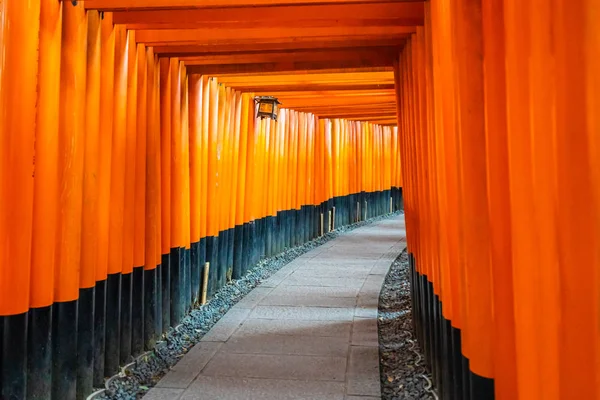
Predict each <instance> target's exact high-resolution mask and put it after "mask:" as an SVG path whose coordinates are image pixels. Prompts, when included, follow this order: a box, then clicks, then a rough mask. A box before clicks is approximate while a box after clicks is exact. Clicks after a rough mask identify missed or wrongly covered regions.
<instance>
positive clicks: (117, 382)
mask: <svg viewBox="0 0 600 400" xmlns="http://www.w3.org/2000/svg"><path fill="white" fill-rule="evenodd" d="M399 213H400V212H396V213H392V214H387V215H382V216H379V217H375V218H371V219H369V220H367V221H362V222H358V223H356V224H353V225H350V226H345V227H340V228H338V229H336V230H335V231H333V232H330V233H327V234H325V235H324V236H321V237H319V238H317V239H314V240H312V241H310V242H308V243H305V244H303V245H301V246H297V247H294V248H291V249H288V250H286V251H284V252H283V253H281V254H278V255H276V256H274V257H271V258H267V259H264V260H262V261H261V262H259V263H258V264H257V265H256V266H255V267H254V268H253V269H252V270H250V271H249V272H248V273H247V274H246V275H245V276H244V277H243V278H242V279H240V280H237V281H236V280H234V281H231V282H230V283H228V284H227V285H226V286H224V287H223V288H221V289H220V290H219V291H218V292H217V293H216V294H215V296H214V297H213V298H212V299H211V300H210V301H208V302H207V303H206V304H205V305H203V306H200V307H199V308H197V309H194V310H192V311H191V312H190V313H189V314H188V315H187V316H186V317H185V318H183V320H182V322H181V324H180V325H178V326H177V327H175V328H170V329H169V331H168V332H167V333H166V334H164V335H163V338H162V341H160V342H158V343H157V345H156V348H155V349H154V350H152V351H149V352H147V353H145V354H143V355H142V356H140V357H138V359H137V360H135V362H134V363H132V364H130V365H128V366H126V367H124V368H123V369H122V370H121V372H120V373H119V374H118V375H115V376H113V377H111V378H110V379H109V380H108V381H107V382H106V390H105V391H104V392H103V393H97V394H96V395H95V396H93V398H94V400H133V399H140V398H142V396H143V395H144V394H145V393H146V392H147V391H148V390H149V389H150V388H151V387H152V386H154V385H155V384H156V383H157V382H158V381H159V380H160V378H162V377H163V376H164V375H165V374H166V373H167V372H168V371H169V369H170V368H171V367H173V366H174V365H175V364H176V363H177V362H178V361H179V360H180V359H181V358H182V357H183V356H184V355H185V353H187V352H188V351H189V350H190V349H191V348H192V347H194V345H195V344H196V343H198V342H199V341H200V339H201V338H202V337H203V336H204V335H205V334H206V333H207V332H208V331H209V330H210V329H211V328H212V327H213V325H214V324H215V323H216V322H217V321H218V320H219V319H220V318H221V317H222V316H223V315H225V313H226V312H227V311H228V310H229V309H230V308H231V307H232V306H233V305H235V304H236V303H237V302H238V301H240V300H241V299H242V298H243V297H244V296H245V295H246V294H248V293H249V292H250V291H251V290H252V289H254V288H255V287H256V286H258V285H259V284H260V283H261V282H262V281H264V280H266V279H268V278H269V277H270V276H271V275H273V274H274V273H275V272H277V271H278V270H279V269H280V268H282V267H283V266H284V265H286V264H288V263H289V262H290V261H292V260H294V259H295V258H297V257H299V256H301V255H302V254H304V253H306V252H308V251H309V250H311V249H314V248H315V247H318V246H320V245H322V244H324V243H326V242H328V241H330V240H332V239H334V238H336V237H338V236H339V235H340V234H341V233H344V232H348V231H351V230H353V229H356V228H360V227H362V226H365V225H368V224H371V223H373V222H375V221H379V220H382V219H385V218H389V217H390V216H392V215H397V214H399ZM90 397H91V396H90Z"/></svg>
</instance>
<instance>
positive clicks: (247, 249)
mask: <svg viewBox="0 0 600 400" xmlns="http://www.w3.org/2000/svg"><path fill="white" fill-rule="evenodd" d="M250 224H251V223H249V222H246V223H244V225H242V262H241V265H240V271H239V276H240V277H242V276H244V275H245V274H246V272H247V271H248V266H249V265H250V258H251V257H252V242H251V238H250V234H251V227H250Z"/></svg>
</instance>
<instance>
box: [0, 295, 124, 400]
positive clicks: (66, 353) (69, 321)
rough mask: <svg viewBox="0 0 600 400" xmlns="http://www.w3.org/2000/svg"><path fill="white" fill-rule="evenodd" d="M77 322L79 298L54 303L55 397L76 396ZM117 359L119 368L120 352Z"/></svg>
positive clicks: (53, 358)
mask: <svg viewBox="0 0 600 400" xmlns="http://www.w3.org/2000/svg"><path fill="white" fill-rule="evenodd" d="M5 323H6V322H5ZM77 323H78V321H77V300H73V301H68V302H61V303H54V310H53V313H52V398H53V399H74V398H76V392H77V325H78V324H77ZM4 331H5V337H4V340H6V327H5V329H4ZM117 343H118V340H117ZM116 361H117V370H118V367H119V366H118V353H117V354H116ZM16 398H19V397H16Z"/></svg>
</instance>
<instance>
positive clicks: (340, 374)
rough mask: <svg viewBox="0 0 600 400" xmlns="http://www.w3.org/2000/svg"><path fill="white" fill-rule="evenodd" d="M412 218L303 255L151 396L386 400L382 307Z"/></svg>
mask: <svg viewBox="0 0 600 400" xmlns="http://www.w3.org/2000/svg"><path fill="white" fill-rule="evenodd" d="M404 247H405V228H404V218H403V215H401V216H396V217H393V218H390V219H386V220H382V221H379V222H376V223H374V224H372V225H367V226H365V227H363V228H359V229H356V230H353V231H350V232H348V233H346V234H343V235H341V236H339V237H338V238H336V239H334V240H332V241H330V242H327V243H326V244H324V245H323V246H320V247H318V248H316V249H313V250H311V251H310V252H308V253H306V254H304V255H302V256H301V257H299V258H297V259H295V260H294V261H292V262H291V263H289V264H288V265H286V266H284V267H283V268H282V269H281V270H279V271H278V272H277V273H275V274H274V275H273V276H271V277H270V278H269V279H268V280H267V281H265V282H263V283H262V284H261V285H260V286H258V287H257V288H256V289H254V290H253V291H252V292H250V293H249V294H248V295H247V296H246V297H244V298H243V299H242V300H241V301H240V302H239V303H237V304H236V305H235V306H234V307H233V308H232V309H231V310H230V311H229V312H228V313H227V314H225V316H224V317H223V318H221V320H220V321H219V322H218V323H217V324H216V325H215V326H214V327H213V328H212V329H211V330H210V331H209V332H208V333H207V334H206V335H205V336H204V338H203V339H202V341H201V342H200V343H199V344H198V345H196V346H195V347H194V348H193V349H191V350H190V351H189V352H188V353H187V354H186V355H185V356H184V357H183V359H182V360H181V361H180V362H179V363H178V364H177V365H175V367H173V369H172V370H171V371H170V372H169V373H168V374H167V375H166V376H165V377H164V378H163V379H162V380H161V381H160V382H159V383H158V384H157V385H156V387H155V388H153V389H152V390H150V392H148V394H147V395H146V396H144V400H204V399H207V400H227V399H235V400H240V399H248V400H250V399H252V400H254V399H256V400H288V399H306V400H309V399H310V400H325V399H327V400H344V399H345V400H374V399H380V398H381V393H380V383H379V347H378V336H377V305H378V301H379V291H380V289H381V285H382V283H383V281H384V279H385V276H386V274H387V272H388V269H389V267H390V265H391V263H392V262H393V261H394V259H395V258H396V257H397V256H398V254H400V252H401V251H402V250H403V249H404Z"/></svg>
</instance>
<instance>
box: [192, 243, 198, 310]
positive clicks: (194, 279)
mask: <svg viewBox="0 0 600 400" xmlns="http://www.w3.org/2000/svg"><path fill="white" fill-rule="evenodd" d="M199 249H200V241H198V242H195V243H192V244H191V246H190V259H191V262H190V286H191V298H190V307H193V306H194V305H196V304H197V303H198V299H199V295H200V254H199Z"/></svg>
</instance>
